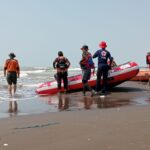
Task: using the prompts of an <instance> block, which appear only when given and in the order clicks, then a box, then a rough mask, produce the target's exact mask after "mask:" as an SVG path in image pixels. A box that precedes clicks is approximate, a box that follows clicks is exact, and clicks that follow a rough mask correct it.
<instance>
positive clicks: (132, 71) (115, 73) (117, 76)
mask: <svg viewBox="0 0 150 150" xmlns="http://www.w3.org/2000/svg"><path fill="white" fill-rule="evenodd" d="M138 72H139V66H138V65H137V64H136V63H135V62H128V63H125V64H123V65H119V66H117V67H115V68H113V69H112V70H110V71H109V74H108V85H109V87H114V86H116V85H119V84H121V83H123V82H125V81H127V80H130V79H131V78H133V77H135V76H136V75H137V73H138ZM101 84H102V83H101ZM89 85H90V86H91V87H95V85H96V74H95V75H92V76H91V79H90V80H89ZM82 88H83V84H82V75H81V74H79V75H75V76H71V77H68V90H69V91H77V90H81V89H82ZM63 91H64V89H63V88H62V92H63ZM57 92H58V89H57V82H56V80H53V81H49V82H46V83H43V84H41V85H40V86H39V87H38V88H37V89H36V93H37V94H39V95H51V94H56V93H57Z"/></svg>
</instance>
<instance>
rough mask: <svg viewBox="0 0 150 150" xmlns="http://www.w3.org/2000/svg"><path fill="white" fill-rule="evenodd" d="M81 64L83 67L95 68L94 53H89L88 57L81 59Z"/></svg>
mask: <svg viewBox="0 0 150 150" xmlns="http://www.w3.org/2000/svg"><path fill="white" fill-rule="evenodd" d="M80 66H81V68H82V69H93V68H95V65H94V62H93V59H92V55H91V54H90V53H88V54H87V57H86V58H85V59H84V60H83V61H81V63H80Z"/></svg>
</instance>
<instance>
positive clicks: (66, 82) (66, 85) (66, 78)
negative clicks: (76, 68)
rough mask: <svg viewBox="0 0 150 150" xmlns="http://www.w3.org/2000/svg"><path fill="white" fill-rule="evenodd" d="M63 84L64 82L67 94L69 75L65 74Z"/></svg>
mask: <svg viewBox="0 0 150 150" xmlns="http://www.w3.org/2000/svg"><path fill="white" fill-rule="evenodd" d="M63 82H64V92H67V90H68V73H67V72H64V73H63Z"/></svg>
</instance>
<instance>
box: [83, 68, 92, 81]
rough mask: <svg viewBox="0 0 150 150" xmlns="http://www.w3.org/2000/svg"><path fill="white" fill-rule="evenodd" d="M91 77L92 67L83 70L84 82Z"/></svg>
mask: <svg viewBox="0 0 150 150" xmlns="http://www.w3.org/2000/svg"><path fill="white" fill-rule="evenodd" d="M90 78H91V69H83V70H82V82H87V81H88V80H90Z"/></svg>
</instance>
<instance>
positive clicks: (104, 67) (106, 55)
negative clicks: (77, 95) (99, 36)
mask: <svg viewBox="0 0 150 150" xmlns="http://www.w3.org/2000/svg"><path fill="white" fill-rule="evenodd" d="M99 47H100V48H101V49H99V50H97V51H96V52H95V54H94V55H93V58H96V57H97V58H98V69H97V80H96V91H97V92H99V91H100V90H101V94H106V93H107V92H108V85H107V80H108V70H109V68H110V67H111V64H112V57H111V54H110V52H109V51H107V50H106V47H107V44H106V42H105V41H102V42H101V43H100V44H99ZM108 60H109V61H110V63H109V65H108V63H107V62H108ZM101 77H103V85H101Z"/></svg>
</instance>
